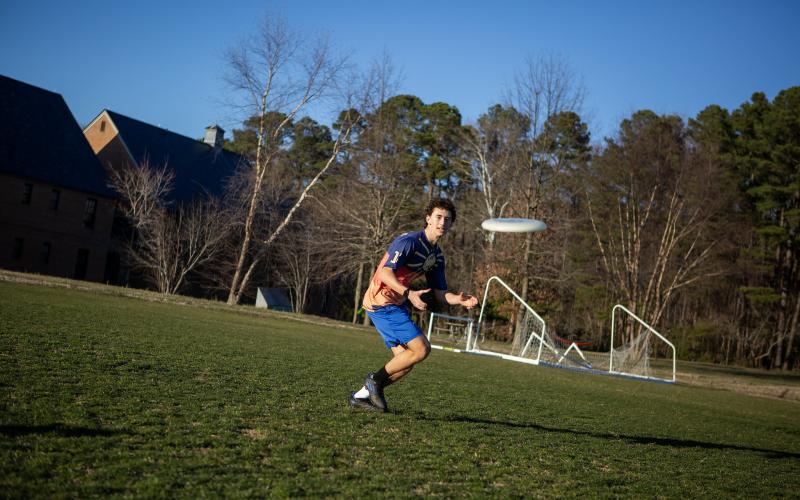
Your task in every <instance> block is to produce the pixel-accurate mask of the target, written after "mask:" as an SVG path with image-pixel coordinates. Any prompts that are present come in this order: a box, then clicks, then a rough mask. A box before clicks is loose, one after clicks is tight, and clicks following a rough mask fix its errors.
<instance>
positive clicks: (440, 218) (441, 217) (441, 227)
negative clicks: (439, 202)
mask: <svg viewBox="0 0 800 500" xmlns="http://www.w3.org/2000/svg"><path fill="white" fill-rule="evenodd" d="M425 222H427V224H428V227H430V228H432V229H433V230H434V231H435V232H436V234H438V235H439V236H443V235H444V234H445V233H447V231H448V230H449V229H450V226H452V225H453V216H452V215H451V214H450V210H447V209H446V208H438V207H437V208H434V209H433V212H431V214H430V215H426V216H425Z"/></svg>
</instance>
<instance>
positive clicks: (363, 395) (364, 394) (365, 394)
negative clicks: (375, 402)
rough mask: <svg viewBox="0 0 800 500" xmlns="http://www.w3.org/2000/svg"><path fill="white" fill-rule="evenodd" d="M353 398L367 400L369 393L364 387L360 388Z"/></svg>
mask: <svg viewBox="0 0 800 500" xmlns="http://www.w3.org/2000/svg"><path fill="white" fill-rule="evenodd" d="M354 397H356V398H358V399H367V398H368V397H369V391H368V390H367V388H366V387H362V388H361V390H360V391H358V392H357V393H355V395H354Z"/></svg>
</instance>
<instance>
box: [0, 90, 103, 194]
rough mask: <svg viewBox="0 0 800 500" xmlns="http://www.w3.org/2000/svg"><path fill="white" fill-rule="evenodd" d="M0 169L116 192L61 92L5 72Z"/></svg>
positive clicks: (84, 188)
mask: <svg viewBox="0 0 800 500" xmlns="http://www.w3.org/2000/svg"><path fill="white" fill-rule="evenodd" d="M0 117H2V118H0V171H2V172H6V173H9V174H13V175H18V176H20V177H27V178H31V179H36V180H39V181H43V182H47V183H49V184H54V185H57V186H62V187H67V188H72V189H76V190H79V191H85V192H89V193H92V194H98V195H101V196H107V197H115V196H116V194H115V193H114V191H112V190H111V189H110V188H109V187H108V185H107V183H106V174H105V171H104V169H103V166H102V165H101V164H100V161H99V160H98V159H97V157H96V156H95V154H94V153H93V152H92V148H91V147H90V146H89V143H88V142H87V141H86V137H84V135H83V131H82V130H81V127H80V126H79V125H78V122H77V121H76V120H75V117H74V116H72V112H70V110H69V108H68V107H67V103H66V102H64V98H63V97H61V95H60V94H56V93H55V92H50V91H49V90H45V89H42V88H39V87H34V86H33V85H29V84H27V83H23V82H20V81H18V80H14V79H13V78H8V77H6V76H2V75H0Z"/></svg>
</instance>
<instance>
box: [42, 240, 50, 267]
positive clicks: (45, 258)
mask: <svg viewBox="0 0 800 500" xmlns="http://www.w3.org/2000/svg"><path fill="white" fill-rule="evenodd" d="M51 248H52V245H51V244H50V242H49V241H45V242H44V243H42V264H49V263H50V249H51Z"/></svg>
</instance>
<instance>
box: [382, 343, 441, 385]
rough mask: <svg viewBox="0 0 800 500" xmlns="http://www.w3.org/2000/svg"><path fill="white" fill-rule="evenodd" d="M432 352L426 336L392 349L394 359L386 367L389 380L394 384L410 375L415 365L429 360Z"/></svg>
mask: <svg viewBox="0 0 800 500" xmlns="http://www.w3.org/2000/svg"><path fill="white" fill-rule="evenodd" d="M430 352H431V344H430V342H428V339H427V338H425V336H424V335H419V336H417V337H414V338H413V339H412V340H410V341H409V342H406V344H405V346H396V347H392V353H393V354H394V357H393V358H392V359H390V360H389V362H388V363H386V365H385V366H384V370H386V373H388V374H389V380H390V381H391V382H392V383H393V382H397V381H398V380H400V379H401V378H403V377H405V376H406V375H408V373H409V372H410V371H411V369H412V368H414V365H416V364H417V363H420V362H422V361H423V360H424V359H425V358H427V357H428V355H429V354H430ZM387 385H388V384H387Z"/></svg>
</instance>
